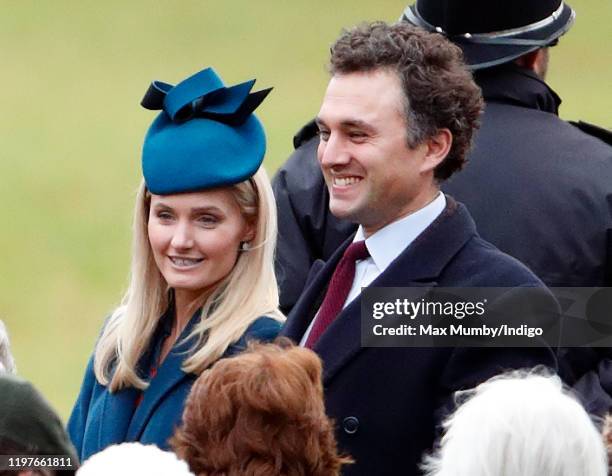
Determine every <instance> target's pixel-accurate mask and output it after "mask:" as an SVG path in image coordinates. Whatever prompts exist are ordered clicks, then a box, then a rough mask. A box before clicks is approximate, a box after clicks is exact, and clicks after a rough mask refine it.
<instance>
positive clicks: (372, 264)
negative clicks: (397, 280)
mask: <svg viewBox="0 0 612 476" xmlns="http://www.w3.org/2000/svg"><path fill="white" fill-rule="evenodd" d="M445 207H446V197H445V196H444V194H443V193H441V192H439V193H438V196H437V197H436V198H435V199H434V200H433V201H432V202H430V203H428V204H427V205H425V206H424V207H423V208H421V209H420V210H417V211H416V212H414V213H411V214H410V215H407V216H405V217H404V218H401V219H399V220H397V221H394V222H392V223H389V224H388V225H387V226H385V227H383V228H381V229H380V230H378V231H377V232H376V233H374V234H373V235H371V236H369V237H368V238H366V240H365V244H366V248H367V249H368V251H369V252H370V257H369V258H366V259H363V260H359V261H357V263H356V265H355V278H354V279H353V285H352V287H351V290H350V291H349V294H348V297H347V298H346V301H345V302H344V305H343V306H342V309H344V308H345V307H346V306H347V305H349V304H350V303H351V301H353V300H354V299H355V298H356V297H357V296H359V295H360V294H361V288H365V287H367V286H369V285H370V283H372V282H373V281H374V280H375V279H376V278H378V276H380V275H381V274H382V273H383V272H384V271H385V270H386V269H387V267H388V266H389V265H390V264H391V263H392V262H393V261H394V260H395V258H397V257H398V256H399V255H400V253H401V252H402V251H404V250H405V249H406V248H407V247H408V246H410V244H411V243H412V242H413V241H414V240H415V238H416V237H417V236H419V235H420V234H421V233H422V232H423V231H425V229H426V228H427V227H428V226H429V225H431V224H432V223H433V221H434V220H435V219H436V218H438V216H439V215H440V214H441V213H442V211H443V210H444V208H445ZM364 236H365V234H364V231H363V227H362V226H361V225H360V226H359V228H358V229H357V233H356V234H355V238H354V239H353V243H355V242H357V241H361V240H363V239H364ZM318 314H319V313H318V312H317V315H318ZM316 319H317V316H315V318H314V319H313V320H312V322H311V323H310V325H309V326H308V329H306V332H305V333H304V335H303V336H302V340H301V341H300V345H302V346H303V345H304V343H305V342H306V339H308V335H309V334H310V330H311V329H312V326H313V324H314V322H315V320H316Z"/></svg>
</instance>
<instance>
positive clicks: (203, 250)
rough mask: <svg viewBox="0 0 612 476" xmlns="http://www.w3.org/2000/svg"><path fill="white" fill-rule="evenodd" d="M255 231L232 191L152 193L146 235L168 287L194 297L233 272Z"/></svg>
mask: <svg viewBox="0 0 612 476" xmlns="http://www.w3.org/2000/svg"><path fill="white" fill-rule="evenodd" d="M253 230H254V228H253V227H252V226H250V225H249V224H247V222H246V220H245V219H244V217H243V216H242V213H241V211H240V207H239V206H238V203H237V202H236V200H235V198H234V196H233V194H232V191H231V189H230V188H220V189H213V190H206V191H202V192H192V193H181V194H176V195H153V194H152V195H151V204H150V211H149V222H148V234H149V243H150V245H151V249H152V251H153V256H154V258H155V263H156V264H157V267H158V269H159V271H160V272H161V274H162V275H163V277H164V279H165V280H166V282H167V283H168V286H170V287H171V288H174V289H175V290H176V291H179V292H182V293H185V294H186V295H187V296H189V297H190V298H191V299H195V298H197V297H198V296H200V295H201V294H202V293H204V292H206V291H207V290H210V289H212V288H213V287H214V286H215V285H216V284H217V283H219V282H220V281H221V280H222V279H223V278H225V277H226V276H227V275H229V273H230V272H231V271H232V269H233V267H234V265H235V264H236V260H237V259H238V253H239V249H240V243H241V242H242V241H250V240H251V239H252V238H253V236H252V235H253Z"/></svg>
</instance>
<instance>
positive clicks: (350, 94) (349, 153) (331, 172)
mask: <svg viewBox="0 0 612 476" xmlns="http://www.w3.org/2000/svg"><path fill="white" fill-rule="evenodd" d="M317 124H318V126H319V132H320V138H321V141H320V144H319V149H318V159H319V163H320V165H321V169H322V171H323V175H324V177H325V182H326V184H327V187H328V189H329V195H330V201H329V208H330V210H331V212H332V213H333V214H334V215H335V216H337V217H338V218H342V219H346V220H349V221H353V222H356V223H359V224H361V225H363V227H364V230H365V232H366V236H370V235H371V234H372V233H375V232H376V231H378V230H379V229H381V228H382V227H384V226H385V225H387V224H389V223H391V222H393V221H395V220H397V219H399V218H401V217H403V216H405V215H407V214H409V213H411V212H413V211H415V210H418V209H419V208H421V207H422V206H424V205H425V204H426V203H427V202H428V200H430V199H431V198H432V197H429V195H430V194H431V190H432V186H433V175H432V174H431V173H430V174H426V173H423V163H424V156H425V151H426V146H425V145H418V146H417V147H416V148H414V149H410V148H409V147H408V143H407V135H406V134H407V132H406V120H405V117H404V96H403V93H402V89H401V82H400V79H399V77H398V75H397V74H396V73H395V72H392V71H388V70H383V69H379V70H375V71H372V72H360V73H351V74H344V75H335V76H334V77H333V78H332V79H331V81H330V83H329V86H328V87H327V91H326V93H325V97H324V99H323V104H322V106H321V110H320V111H319V115H318V116H317ZM426 195H427V198H425V196H426Z"/></svg>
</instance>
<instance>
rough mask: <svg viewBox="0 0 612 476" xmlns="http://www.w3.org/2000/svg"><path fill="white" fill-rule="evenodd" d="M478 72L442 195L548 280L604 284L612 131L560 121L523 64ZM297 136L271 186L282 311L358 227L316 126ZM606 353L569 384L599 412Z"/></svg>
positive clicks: (588, 359) (609, 266)
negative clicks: (464, 146)
mask: <svg viewBox="0 0 612 476" xmlns="http://www.w3.org/2000/svg"><path fill="white" fill-rule="evenodd" d="M475 79H476V82H477V83H478V85H479V86H480V87H481V88H482V90H483V95H484V98H485V102H486V108H485V113H484V116H483V119H482V127H481V129H480V131H478V132H477V134H476V137H475V140H474V148H473V151H472V152H471V153H470V155H469V162H468V164H467V166H466V167H465V169H464V170H462V171H461V172H459V173H457V174H455V175H454V176H453V177H451V179H450V180H449V181H448V182H447V183H443V184H442V188H443V190H444V191H446V192H448V193H450V194H451V195H453V196H454V197H456V198H457V199H458V200H460V201H461V202H462V203H465V204H466V206H467V207H468V209H469V210H470V213H471V214H472V216H473V217H474V220H475V222H476V224H477V227H478V231H479V233H480V234H481V235H482V237H483V238H484V239H486V240H487V241H490V242H491V243H493V244H494V245H495V246H497V247H498V248H500V249H501V250H502V251H504V252H506V253H508V254H510V255H512V256H514V257H515V258H517V259H519V260H520V261H522V262H523V263H525V264H526V265H527V266H528V267H529V268H531V269H532V270H533V272H534V273H535V274H536V275H537V276H538V277H540V278H541V279H542V281H544V283H546V284H547V285H548V286H612V147H610V145H609V144H607V143H606V142H604V141H605V140H611V138H612V134H611V133H609V132H606V131H605V130H602V129H598V128H595V127H589V126H588V125H585V124H584V123H582V124H579V127H575V126H574V125H572V124H570V123H568V122H565V121H563V120H561V119H559V117H558V116H557V109H558V106H559V104H560V102H561V101H560V99H559V97H558V96H557V95H556V94H555V93H554V91H552V90H551V89H550V88H549V87H548V86H547V85H546V84H545V83H544V82H542V81H541V80H540V79H538V78H537V77H536V76H535V75H534V74H533V73H531V72H530V71H527V70H525V69H521V68H518V67H516V66H513V65H504V66H501V67H498V68H491V69H485V70H483V71H480V72H478V73H477V74H476V77H475ZM581 129H582V130H581ZM583 131H586V132H583ZM587 132H588V133H587ZM294 142H295V145H296V150H295V152H294V154H293V155H292V156H291V157H290V158H289V160H288V161H287V162H286V163H285V165H284V166H283V167H281V168H280V169H279V171H278V173H277V174H276V177H275V178H274V183H273V186H274V193H275V196H276V199H277V202H278V213H279V243H278V250H277V275H278V278H279V285H280V289H281V307H282V308H283V310H284V311H285V312H288V311H289V310H290V309H291V307H292V306H293V305H294V304H295V302H296V300H297V298H298V297H299V295H300V293H301V292H302V290H303V288H304V283H305V280H306V276H307V274H308V269H309V268H310V266H311V265H312V263H314V261H315V260H316V259H324V260H326V259H328V258H329V257H330V255H331V254H332V253H333V251H334V250H335V249H336V247H338V246H339V245H340V244H341V243H342V242H343V241H344V240H345V239H346V238H347V237H348V236H349V235H351V234H352V233H353V232H354V231H355V229H356V225H354V224H352V223H347V222H342V221H340V220H338V219H336V218H335V217H334V216H333V215H332V214H331V213H330V212H329V209H328V206H327V204H328V200H329V195H328V192H327V188H326V186H325V183H324V181H323V177H322V174H321V171H320V169H319V165H318V163H317V160H316V147H317V145H318V138H317V137H316V126H315V125H314V123H311V124H309V125H307V126H306V127H304V128H303V129H302V131H300V133H299V134H298V135H297V136H296V137H295V140H294ZM608 354H609V351H603V350H597V349H595V350H592V351H590V352H581V353H579V354H576V353H574V354H573V355H570V356H568V361H571V367H572V370H571V375H568V376H567V377H566V380H567V381H568V382H569V383H570V384H574V385H575V386H576V387H577V390H579V391H580V393H581V394H582V395H583V397H584V399H585V402H586V406H587V408H588V409H589V410H591V411H593V412H596V413H603V412H605V411H608V410H609V409H612V399H611V398H610V397H608V394H611V393H612V360H610V359H609V358H608V357H609V355H608ZM587 374H588V375H587Z"/></svg>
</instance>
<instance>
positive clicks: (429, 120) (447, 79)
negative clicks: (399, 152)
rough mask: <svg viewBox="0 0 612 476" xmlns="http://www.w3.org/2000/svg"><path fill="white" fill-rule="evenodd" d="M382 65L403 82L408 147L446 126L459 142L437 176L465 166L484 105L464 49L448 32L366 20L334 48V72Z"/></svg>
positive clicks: (373, 68) (343, 37) (337, 42)
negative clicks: (453, 40) (441, 32)
mask: <svg viewBox="0 0 612 476" xmlns="http://www.w3.org/2000/svg"><path fill="white" fill-rule="evenodd" d="M377 69H390V70H392V71H395V72H396V73H397V74H398V76H399V77H400V79H401V81H402V85H403V90H404V96H405V99H406V101H405V104H404V110H405V118H406V124H407V136H408V146H409V147H410V148H414V147H416V146H417V145H419V144H420V143H422V142H423V141H424V140H425V139H427V138H429V137H432V136H433V135H435V134H436V132H437V131H438V130H440V129H444V128H446V129H448V130H450V131H451V133H452V135H453V143H452V146H451V149H450V152H449V154H448V156H447V157H446V159H445V160H444V161H443V162H442V163H441V164H440V165H438V167H437V168H436V170H435V174H434V175H435V178H436V179H438V180H444V179H447V178H448V177H450V176H451V175H452V174H453V173H454V172H456V171H457V170H459V169H461V168H462V167H463V165H464V164H465V161H466V159H465V156H466V154H467V152H468V150H469V148H470V145H471V140H472V133H473V132H474V131H475V130H476V129H477V128H478V126H479V117H480V113H481V111H482V106H483V101H482V94H481V92H480V88H478V86H476V84H475V83H474V81H473V79H472V75H471V74H470V72H469V71H468V70H467V68H466V67H465V65H464V63H463V55H462V53H461V50H460V49H459V48H458V47H457V46H455V45H453V44H452V43H451V42H449V41H448V40H446V39H445V38H444V37H443V36H442V35H439V34H436V33H429V32H426V31H424V30H422V29H420V28H416V27H413V26H411V25H408V24H407V23H405V22H399V23H395V24H393V25H389V24H387V23H384V22H374V23H363V24H361V25H358V26H356V27H355V28H353V29H351V30H345V31H344V32H343V33H342V35H341V36H340V38H339V39H338V40H337V41H336V42H335V43H334V45H333V46H332V48H331V59H330V72H331V74H332V75H336V74H340V75H341V74H350V73H356V72H368V71H374V70H377Z"/></svg>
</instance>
